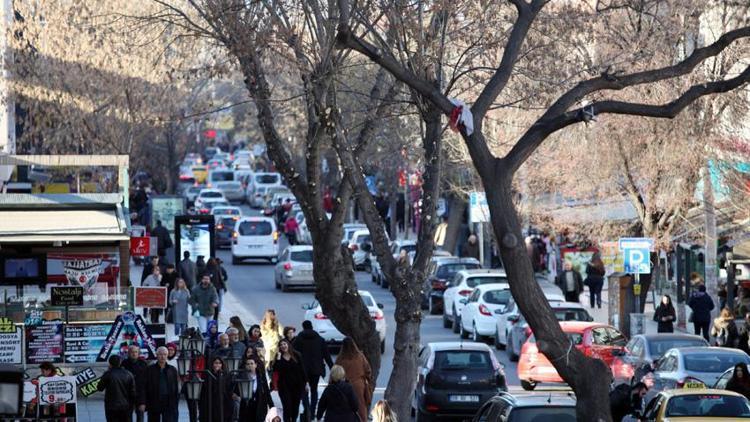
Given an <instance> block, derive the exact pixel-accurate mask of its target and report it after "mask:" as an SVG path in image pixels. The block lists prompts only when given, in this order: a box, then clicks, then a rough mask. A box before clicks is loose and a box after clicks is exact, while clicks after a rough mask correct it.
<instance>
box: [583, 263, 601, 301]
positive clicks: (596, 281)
mask: <svg viewBox="0 0 750 422" xmlns="http://www.w3.org/2000/svg"><path fill="white" fill-rule="evenodd" d="M604 274H606V270H605V269H604V262H602V258H601V257H600V256H599V254H598V253H596V254H594V256H593V257H591V261H590V262H589V263H588V264H587V265H586V280H584V282H583V284H585V285H587V286H589V304H590V305H591V308H592V309H593V308H594V305H596V306H597V307H598V308H599V309H601V308H602V287H603V286H604Z"/></svg>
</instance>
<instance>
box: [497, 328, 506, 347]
mask: <svg viewBox="0 0 750 422" xmlns="http://www.w3.org/2000/svg"><path fill="white" fill-rule="evenodd" d="M495 349H497V350H503V349H505V347H503V345H502V343H500V332H499V331H497V328H495Z"/></svg>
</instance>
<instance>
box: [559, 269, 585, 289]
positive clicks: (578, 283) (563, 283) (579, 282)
mask: <svg viewBox="0 0 750 422" xmlns="http://www.w3.org/2000/svg"><path fill="white" fill-rule="evenodd" d="M570 272H571V273H573V280H574V281H575V290H572V292H575V293H576V294H580V293H581V292H583V279H582V278H581V273H579V272H578V271H576V270H570ZM567 273H568V271H563V272H561V273H560V274H558V275H557V279H556V280H555V282H556V283H557V286H558V287H559V288H560V290H562V291H563V293H567V290H566V289H567V285H568V281H567V276H566V274H567Z"/></svg>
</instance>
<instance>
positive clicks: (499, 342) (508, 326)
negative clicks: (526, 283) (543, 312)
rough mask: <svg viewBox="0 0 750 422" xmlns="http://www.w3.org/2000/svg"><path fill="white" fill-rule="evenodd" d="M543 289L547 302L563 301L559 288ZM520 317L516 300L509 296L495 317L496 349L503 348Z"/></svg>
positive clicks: (563, 297)
mask: <svg viewBox="0 0 750 422" xmlns="http://www.w3.org/2000/svg"><path fill="white" fill-rule="evenodd" d="M542 290H543V291H544V297H545V298H547V302H549V303H550V304H552V303H558V302H565V296H563V295H562V293H561V292H560V289H558V288H557V287H555V290H552V289H545V288H543V289H542ZM520 319H521V310H520V309H518V305H516V301H515V300H514V299H513V298H511V299H510V301H509V302H508V304H507V305H506V306H505V307H504V308H503V309H501V310H500V312H499V313H498V315H497V318H495V336H494V337H495V347H496V348H498V349H504V348H505V346H506V345H507V344H508V334H510V332H511V330H513V325H514V324H516V323H517V322H518V321H519V320H520Z"/></svg>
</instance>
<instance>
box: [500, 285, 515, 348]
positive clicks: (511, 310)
mask: <svg viewBox="0 0 750 422" xmlns="http://www.w3.org/2000/svg"><path fill="white" fill-rule="evenodd" d="M515 310H516V302H515V301H514V300H513V298H512V297H511V298H510V300H509V301H508V304H507V305H505V308H504V309H503V310H502V313H500V314H499V315H498V316H497V334H498V337H499V338H500V344H507V341H508V324H510V321H509V319H510V318H514V316H515V314H516V311H515Z"/></svg>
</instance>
